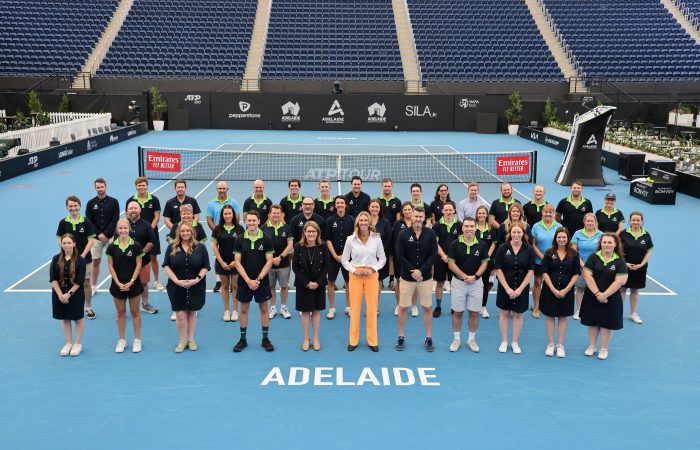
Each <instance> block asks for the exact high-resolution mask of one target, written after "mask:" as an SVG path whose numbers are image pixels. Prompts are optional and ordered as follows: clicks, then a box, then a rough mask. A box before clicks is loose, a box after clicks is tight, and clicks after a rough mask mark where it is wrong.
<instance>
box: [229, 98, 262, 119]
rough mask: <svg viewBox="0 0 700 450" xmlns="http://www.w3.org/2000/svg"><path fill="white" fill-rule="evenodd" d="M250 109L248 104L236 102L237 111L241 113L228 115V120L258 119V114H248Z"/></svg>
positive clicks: (250, 106)
mask: <svg viewBox="0 0 700 450" xmlns="http://www.w3.org/2000/svg"><path fill="white" fill-rule="evenodd" d="M250 108H252V105H251V104H250V103H248V102H244V101H240V102H238V109H239V110H240V111H241V112H239V113H230V114H229V115H228V118H229V119H259V118H261V117H262V115H261V114H259V113H253V112H248V111H250Z"/></svg>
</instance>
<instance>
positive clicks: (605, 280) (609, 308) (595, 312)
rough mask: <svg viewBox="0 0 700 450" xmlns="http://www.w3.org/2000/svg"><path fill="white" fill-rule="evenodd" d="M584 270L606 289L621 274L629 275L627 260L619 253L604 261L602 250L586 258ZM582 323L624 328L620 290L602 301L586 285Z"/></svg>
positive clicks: (600, 286) (611, 328)
mask: <svg viewBox="0 0 700 450" xmlns="http://www.w3.org/2000/svg"><path fill="white" fill-rule="evenodd" d="M584 270H587V271H588V272H589V273H590V274H591V275H593V279H594V280H595V283H596V287H597V288H598V289H599V290H601V291H605V290H606V289H607V288H609V287H610V285H611V284H613V283H614V282H615V279H616V278H617V277H619V276H623V275H627V264H626V263H625V260H624V259H622V258H620V257H619V256H617V255H614V256H613V258H612V259H611V260H609V261H603V257H602V254H601V252H600V251H598V252H596V253H593V254H592V255H591V256H589V257H588V259H587V260H586V264H585V265H584ZM579 315H580V317H581V324H583V325H586V326H588V327H601V328H607V329H608V330H619V329H621V328H622V296H621V295H620V290H619V289H618V290H616V291H615V292H613V294H612V295H611V296H610V297H608V302H607V303H601V302H599V301H598V299H597V298H595V295H593V292H591V290H590V289H588V286H586V291H585V292H584V293H583V301H582V302H581V311H580V312H579Z"/></svg>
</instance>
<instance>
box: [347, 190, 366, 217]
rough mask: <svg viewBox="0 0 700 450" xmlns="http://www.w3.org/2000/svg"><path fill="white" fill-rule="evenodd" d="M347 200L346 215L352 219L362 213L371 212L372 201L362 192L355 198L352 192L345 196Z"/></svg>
mask: <svg viewBox="0 0 700 450" xmlns="http://www.w3.org/2000/svg"><path fill="white" fill-rule="evenodd" d="M345 200H347V202H348V206H347V211H346V214H347V215H349V216H352V217H357V215H358V214H360V213H361V212H362V211H369V202H371V201H372V199H371V198H369V195H367V194H365V193H364V192H362V191H360V195H358V196H357V197H355V196H354V195H353V193H352V191H350V192H348V193H347V194H346V195H345Z"/></svg>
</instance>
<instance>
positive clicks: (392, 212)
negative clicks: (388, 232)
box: [379, 194, 401, 225]
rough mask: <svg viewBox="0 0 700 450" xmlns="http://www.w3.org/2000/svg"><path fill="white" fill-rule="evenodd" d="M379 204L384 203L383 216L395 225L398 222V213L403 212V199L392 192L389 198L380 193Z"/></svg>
mask: <svg viewBox="0 0 700 450" xmlns="http://www.w3.org/2000/svg"><path fill="white" fill-rule="evenodd" d="M379 204H380V205H382V218H384V219H386V220H388V221H389V223H390V224H391V225H393V224H394V222H396V217H397V214H399V213H400V212H401V200H399V199H398V198H396V197H394V194H391V197H389V198H388V199H387V198H384V197H382V196H381V195H380V196H379Z"/></svg>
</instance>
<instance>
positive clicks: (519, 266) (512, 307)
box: [494, 242, 535, 313]
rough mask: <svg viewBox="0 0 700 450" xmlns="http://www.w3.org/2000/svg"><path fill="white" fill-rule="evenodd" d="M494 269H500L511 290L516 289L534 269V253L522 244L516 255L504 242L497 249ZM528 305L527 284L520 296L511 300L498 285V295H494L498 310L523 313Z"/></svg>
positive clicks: (528, 289)
mask: <svg viewBox="0 0 700 450" xmlns="http://www.w3.org/2000/svg"><path fill="white" fill-rule="evenodd" d="M494 268H495V269H500V270H501V271H502V272H503V275H504V276H505V278H506V282H507V283H508V286H510V288H511V289H516V288H518V287H519V286H520V284H521V283H522V282H523V280H524V279H525V277H526V276H527V273H528V271H530V270H534V269H535V252H534V251H533V250H532V247H530V246H529V245H527V244H526V243H525V242H523V243H522V246H521V247H520V251H519V252H518V254H517V255H516V254H515V252H514V251H513V247H511V244H510V242H506V243H505V244H503V245H501V246H500V247H498V250H497V251H496V258H495V260H494ZM529 303H530V285H529V284H528V285H527V286H525V289H523V292H522V293H521V294H520V296H518V297H516V298H513V299H512V298H510V297H509V296H508V293H507V292H506V290H505V288H504V287H503V286H502V285H501V283H500V282H499V283H498V293H497V294H496V306H498V308H500V309H503V310H507V311H513V312H516V313H524V312H525V311H527V306H528V304H529Z"/></svg>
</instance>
